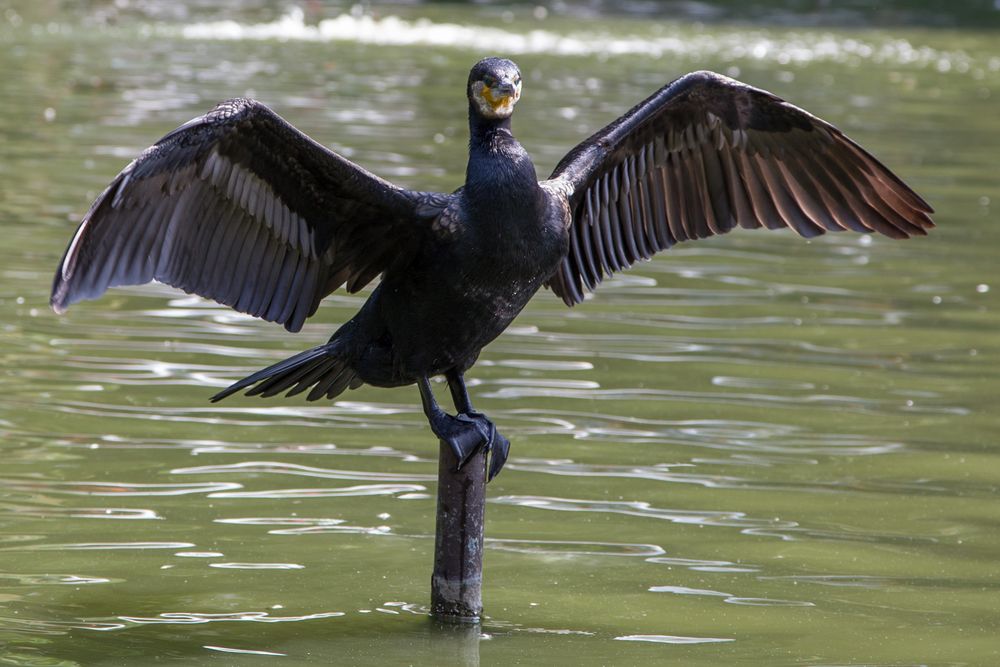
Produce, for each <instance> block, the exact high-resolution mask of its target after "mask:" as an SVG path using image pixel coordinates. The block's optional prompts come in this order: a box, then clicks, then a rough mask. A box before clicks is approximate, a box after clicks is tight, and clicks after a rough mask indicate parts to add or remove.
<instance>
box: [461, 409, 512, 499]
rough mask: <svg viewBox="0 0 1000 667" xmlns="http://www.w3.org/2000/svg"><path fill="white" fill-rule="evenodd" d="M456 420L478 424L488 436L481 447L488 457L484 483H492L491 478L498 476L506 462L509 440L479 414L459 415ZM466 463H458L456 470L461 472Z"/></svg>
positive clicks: (486, 418) (484, 416)
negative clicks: (488, 464)
mask: <svg viewBox="0 0 1000 667" xmlns="http://www.w3.org/2000/svg"><path fill="white" fill-rule="evenodd" d="M458 419H461V420H463V421H472V422H475V423H477V424H480V425H481V426H482V427H484V428H485V429H486V431H487V433H488V434H489V437H488V438H486V440H485V442H484V443H483V445H482V447H483V450H484V451H485V452H486V453H487V454H489V457H490V466H489V471H488V472H487V476H486V481H487V482H492V481H493V478H494V477H496V476H497V475H499V474H500V470H501V469H503V465H504V463H506V462H507V455H508V454H509V453H510V440H508V439H507V438H505V437H504V436H503V435H501V433H500V432H499V431H498V430H497V427H496V425H494V424H493V422H492V421H490V419H489V418H488V417H487V416H486V415H484V414H483V413H481V412H469V413H466V414H461V415H459V416H458ZM467 461H468V459H466V460H465V461H462V462H460V463H459V464H458V468H457V469H458V470H461V468H462V466H463V465H465V463H466V462H467Z"/></svg>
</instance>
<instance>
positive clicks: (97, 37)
mask: <svg viewBox="0 0 1000 667" xmlns="http://www.w3.org/2000/svg"><path fill="white" fill-rule="evenodd" d="M144 7H145V9H133V8H130V7H129V6H127V5H126V6H125V8H124V9H115V8H114V7H105V6H100V7H95V8H93V9H90V10H88V11H85V12H83V13H78V14H65V13H57V12H55V10H54V9H52V8H51V7H50V6H49V5H48V4H47V3H31V4H29V3H16V5H15V6H14V7H11V6H9V5H8V6H7V8H5V9H3V10H2V14H0V41H2V43H3V48H2V49H0V66H2V71H4V72H5V75H4V76H3V77H0V137H2V139H0V219H2V221H3V231H4V240H3V243H2V244H0V312H2V318H0V355H2V356H0V396H2V398H0V431H2V433H3V441H2V448H3V449H2V454H3V460H4V463H3V468H2V471H0V477H2V478H3V479H2V486H0V645H2V646H3V648H2V651H0V654H2V656H3V661H4V663H5V664H23V665H84V664H86V665H90V664H114V665H119V664H136V665H141V664H149V663H150V662H152V661H153V659H154V658H155V659H156V660H157V661H158V662H162V663H173V664H193V663H198V664H200V663H202V662H208V661H210V660H212V661H214V662H216V663H218V664H269V663H271V662H274V663H275V664H296V665H297V664H325V663H329V662H331V661H338V662H340V663H341V664H422V665H430V664H466V665H470V664H484V665H509V664H525V665H537V664H558V665H562V664H586V665H602V664H606V665H625V664H667V663H676V664H704V665H716V664H720V663H726V664H789V665H820V664H822V665H830V664H837V665H843V664H872V665H890V664H891V665H901V664H933V665H951V664H984V665H985V664H995V663H997V662H998V661H1000V641H998V639H997V632H998V629H1000V628H998V626H1000V614H998V612H997V600H998V594H1000V580H998V579H1000V578H998V574H1000V570H998V568H997V560H998V557H1000V538H998V533H1000V531H998V530H997V529H998V521H997V517H998V516H1000V513H998V503H997V487H998V484H1000V481H998V480H1000V475H998V471H1000V458H998V454H997V446H996V438H997V433H998V426H1000V422H998V418H997V413H996V398H997V396H998V395H1000V380H998V377H997V372H996V371H997V363H998V355H1000V337H998V334H997V331H998V329H1000V317H998V312H1000V311H998V302H997V294H998V292H1000V284H998V279H997V268H996V254H997V249H998V247H1000V246H998V241H1000V233H998V231H997V226H996V224H995V223H996V220H997V214H996V211H997V207H998V204H1000V188H998V184H997V177H996V164H995V162H996V158H995V156H996V155H997V154H998V151H1000V138H998V137H1000V116H998V114H997V113H996V110H997V102H996V99H997V95H998V94H1000V51H998V50H997V47H996V44H997V42H996V35H995V33H988V32H976V31H975V30H972V29H965V30H960V31H956V30H950V29H926V28H921V27H919V26H914V27H905V28H904V27H896V28H889V29H879V30H870V29H861V28H851V29H838V28H836V27H822V28H809V27H790V28H781V29H773V28H764V27H759V26H757V25H753V24H746V25H736V24H727V23H724V22H722V23H715V24H711V25H700V24H692V23H681V22H662V21H659V20H656V21H654V20H650V19H649V17H646V16H644V17H641V18H632V17H629V16H627V15H623V16H614V17H605V18H604V19H603V20H601V21H595V20H594V19H593V17H588V16H585V15H575V16H559V15H556V13H554V12H553V13H548V14H547V15H545V13H544V12H538V11H537V10H535V9H534V8H532V7H530V6H515V7H514V8H513V9H504V8H496V7H485V8H480V9H467V8H461V7H451V6H447V7H444V8H434V7H431V8H421V9H419V10H418V9H399V10H391V11H389V10H383V11H380V12H378V14H377V16H376V18H374V19H370V18H365V17H363V16H359V15H357V14H351V13H350V12H347V13H345V14H344V15H340V17H339V18H337V17H338V14H339V10H335V9H330V10H328V11H327V12H326V13H325V14H323V15H322V16H318V15H314V14H312V13H309V12H307V13H306V14H305V15H300V14H298V13H296V12H294V11H291V12H286V11H285V10H284V9H283V8H281V7H275V6H272V5H270V4H260V5H252V6H249V7H246V8H244V9H243V10H240V11H235V10H228V11H224V12H223V10H214V9H212V8H211V7H210V6H206V7H201V6H200V5H194V6H193V7H190V8H187V9H185V8H184V7H179V6H177V5H174V4H173V3H163V4H162V5H160V4H156V3H148V4H147V5H145V6H144ZM213 12H214V13H213ZM220 13H224V14H225V17H228V18H231V19H232V20H233V21H234V23H229V24H219V23H218V21H220V20H221V19H222V18H224V17H220V15H219V14H220ZM390 16H393V17H396V18H390ZM324 17H325V18H327V19H330V22H327V23H319V22H318V21H319V19H320V18H324ZM486 27H488V28H489V31H486V32H480V31H479V28H486ZM532 31H534V32H532ZM525 36H527V37H525ZM488 52H504V53H513V54H514V55H515V56H516V57H517V60H518V62H519V63H520V65H521V67H522V69H523V70H524V72H525V93H524V98H523V99H522V102H521V103H520V105H519V107H518V113H517V117H516V119H515V129H516V131H517V133H518V136H519V137H520V139H521V141H522V142H523V143H524V144H525V146H526V147H528V148H529V150H530V151H531V152H532V154H533V155H534V156H535V159H536V163H537V164H538V167H539V172H540V173H541V174H545V173H547V172H548V171H549V170H550V169H551V168H552V166H553V165H554V164H555V162H556V161H557V160H558V159H559V158H560V157H561V156H562V155H563V154H564V153H565V152H566V151H567V150H568V149H569V148H570V147H572V146H573V145H574V144H575V143H576V142H577V141H579V140H580V139H582V138H583V137H585V136H587V135H588V134H589V133H590V132H592V131H593V130H595V129H596V128H598V127H600V126H601V125H602V124H604V123H606V122H608V121H610V120H611V119H613V118H614V117H615V116H616V115H617V114H618V113H620V112H621V111H623V110H624V109H626V108H627V107H628V106H630V105H631V104H632V103H634V102H635V101H636V100H638V99H641V98H642V97H643V96H645V95H646V94H648V93H649V92H650V91H651V90H653V89H654V88H656V87H657V86H659V85H661V84H662V83H663V82H665V81H667V80H670V79H672V78H674V77H676V76H678V75H679V74H681V73H684V72H686V71H689V70H693V69H700V68H711V69H716V70H718V71H722V72H727V73H730V74H733V75H738V76H740V77H741V78H743V79H744V80H747V81H749V82H752V83H754V84H757V85H759V86H762V87H765V88H768V89H771V90H774V91H775V92H777V93H779V94H782V95H784V96H786V97H788V98H790V99H792V100H793V101H794V102H796V103H798V104H800V105H801V106H804V107H806V108H808V109H810V110H812V111H814V112H815V113H817V114H820V115H822V116H823V117H825V118H827V119H829V120H831V121H833V122H835V123H837V124H838V125H839V126H840V127H842V128H843V129H845V130H846V131H847V132H848V133H850V134H851V135H852V136H853V137H855V138H856V139H858V140H859V141H860V142H862V143H863V144H864V145H866V146H867V147H869V148H870V149H871V150H873V151H874V152H875V153H876V154H878V155H879V156H880V157H882V158H883V159H884V160H885V161H886V162H887V163H888V164H889V165H891V166H892V167H893V168H894V169H896V170H897V171H898V172H899V173H900V174H901V175H902V176H903V177H904V178H906V179H907V180H908V181H909V182H910V183H911V184H912V185H913V186H914V187H915V188H916V189H917V190H918V191H919V192H921V194H923V195H924V196H925V197H926V198H927V199H928V200H929V201H930V202H932V204H933V205H934V206H935V207H936V209H937V210H938V215H937V216H936V220H937V222H938V224H939V228H938V229H937V230H935V231H934V232H933V234H932V235H931V236H930V237H928V238H925V239H917V240H912V241H907V242H893V241H889V240H887V239H882V238H862V237H858V236H852V235H846V234H845V235H838V236H835V237H828V238H822V239H819V240H815V241H812V242H805V241H803V240H802V239H798V238H795V237H794V236H792V235H791V234H784V233H765V232H737V233H734V234H732V235H730V236H727V237H724V238H716V239H711V240H707V241H701V242H698V243H696V244H690V245H686V246H682V247H678V248H675V249H673V250H671V251H670V252H669V253H667V254H665V255H662V256H660V257H658V258H657V259H656V260H655V261H653V262H650V263H646V264H642V265H641V266H638V267H636V269H635V270H633V271H631V272H629V273H628V274H625V275H622V276H620V277H619V278H618V279H616V280H614V281H611V282H608V283H605V284H604V285H602V286H601V288H600V291H599V293H598V294H597V295H596V296H595V297H594V298H593V299H592V300H590V301H588V302H587V303H586V304H584V305H582V306H580V307H577V308H575V309H573V310H567V309H566V308H564V307H563V306H562V304H561V303H560V302H559V301H558V300H557V299H556V298H554V297H553V296H552V295H551V294H541V295H539V297H538V298H536V299H535V301H534V303H533V304H532V305H531V306H530V307H529V309H528V310H527V311H526V312H525V313H524V314H523V315H522V316H521V317H520V318H519V319H518V320H517V322H516V323H515V326H514V327H513V328H512V329H511V330H510V331H509V332H507V333H506V334H505V335H504V336H502V337H501V338H500V339H499V340H497V341H496V342H495V343H494V344H493V345H491V346H490V347H489V348H487V349H486V351H485V352H484V354H483V357H482V360H481V362H480V363H479V364H478V365H477V366H476V368H475V369H474V370H473V372H472V373H471V374H470V379H471V380H472V381H473V383H474V386H473V387H472V392H473V396H474V399H475V401H476V403H477V405H478V406H480V407H481V408H482V409H484V410H485V411H486V412H488V413H489V414H490V415H492V416H493V417H494V418H495V419H496V421H497V422H498V423H499V424H500V426H501V428H502V429H503V431H504V432H505V433H506V434H507V435H508V436H510V437H511V440H512V441H513V450H512V458H511V461H510V463H509V464H508V466H507V469H506V470H505V472H504V473H503V475H501V476H500V477H499V478H498V479H497V480H496V481H495V482H494V483H493V484H492V485H491V487H490V489H489V493H490V499H491V503H490V504H489V506H488V510H487V511H488V524H487V532H488V537H489V538H490V543H489V545H488V547H489V548H488V549H487V555H486V566H485V567H486V582H485V588H484V597H485V602H486V613H487V614H488V616H489V619H488V620H487V622H486V623H484V625H483V627H482V628H481V633H480V632H478V631H477V632H474V633H472V634H469V633H461V632H452V631H447V630H442V629H439V628H435V627H434V626H433V625H432V624H430V623H429V621H428V619H427V617H426V606H425V605H426V603H427V602H428V599H429V590H428V589H429V579H430V568H431V559H432V551H433V515H434V501H433V495H434V490H435V489H434V479H435V477H434V475H435V471H436V463H435V459H434V456H435V453H436V449H437V447H436V444H435V443H434V442H432V441H431V440H430V439H429V438H428V436H429V433H428V431H427V429H426V426H425V421H424V419H423V416H422V414H421V412H420V410H419V402H418V400H417V393H416V390H415V389H413V388H403V389H399V390H392V391H390V390H378V389H371V388H364V389H361V390H358V391H355V392H350V393H348V394H346V395H344V396H343V397H342V399H343V400H340V401H337V402H336V403H333V404H327V405H316V404H306V403H305V402H304V401H301V400H289V401H279V400H271V401H260V400H254V399H246V398H240V399H236V400H228V401H226V402H224V403H221V404H219V405H211V404H209V403H208V402H207V398H208V396H210V395H211V394H212V393H214V391H216V390H217V389H218V388H220V387H223V386H225V385H226V384H227V383H228V382H230V381H231V380H233V379H235V378H237V377H240V376H242V375H243V374H246V373H248V372H250V371H252V370H255V369H257V368H259V367H261V366H263V365H265V364H268V363H271V362H273V361H275V360H278V359H281V358H283V357H285V356H288V355H290V354H292V353H294V352H296V351H299V350H301V349H304V348H306V347H309V346H312V345H314V344H316V343H317V342H318V341H321V340H324V339H325V337H326V336H327V335H329V332H330V331H332V329H333V328H334V327H335V326H336V325H337V324H338V323H340V322H343V321H344V320H345V319H347V318H348V317H350V315H351V314H352V313H353V312H354V310H355V309H356V308H357V307H358V306H359V304H360V303H361V302H362V299H363V295H361V296H347V295H343V294H338V295H335V296H333V297H331V298H329V299H328V300H327V301H326V302H325V303H324V305H323V307H322V308H321V309H320V311H319V313H318V314H317V316H316V317H315V318H313V319H312V320H310V322H309V323H308V324H307V325H306V327H305V329H304V330H303V332H302V333H301V334H299V335H297V336H291V335H288V334H286V333H285V332H284V331H283V330H281V329H280V328H279V327H277V326H275V325H270V324H266V323H262V322H257V321H254V320H252V319H250V318H248V317H245V316H242V315H238V314H234V313H232V312H230V311H228V310H226V309H225V308H223V307H220V306H217V305H215V304H211V303H206V302H204V301H201V300H199V299H196V298H193V297H188V296H185V295H182V294H179V293H177V292H173V291H171V290H168V289H166V288H163V287H160V286H145V287H141V288H134V289H128V290H114V291H112V292H111V293H109V294H107V295H106V296H105V297H104V298H103V299H102V300H101V301H99V302H96V303H85V304H80V305H78V306H76V307H74V308H73V309H72V310H71V311H70V312H69V314H68V315H66V316H64V317H57V316H55V315H54V314H52V313H51V312H50V311H49V310H48V309H47V305H46V304H47V297H48V289H49V285H50V280H51V274H52V271H53V269H54V267H55V264H56V262H57V260H58V258H59V255H60V253H61V252H62V250H63V248H64V247H65V244H66V242H67V241H68V239H69V236H70V235H71V233H72V229H73V228H74V226H75V224H76V222H77V221H78V220H79V218H80V216H81V215H82V214H83V213H84V212H85V211H86V208H87V206H88V205H89V203H90V201H91V200H92V199H93V198H94V197H95V196H96V195H97V194H98V193H99V192H100V190H101V189H102V188H103V187H104V186H105V185H106V183H107V182H108V181H109V180H110V178H111V177H112V176H113V175H114V174H115V173H117V171H118V170H119V169H120V168H121V167H122V166H123V164H124V163H125V162H126V161H127V160H129V159H131V157H133V156H134V155H135V154H136V153H137V152H139V151H140V150H142V149H143V148H144V147H145V146H147V145H149V144H150V143H151V142H152V141H153V140H155V139H156V138H157V137H159V136H161V135H162V134H163V133H164V132H166V131H167V130H169V129H171V128H173V127H175V126H176V125H178V124H180V123H181V122H183V121H184V120H187V119H188V118H190V117H192V116H195V115H198V114H200V113H202V112H203V111H205V110H207V109H208V108H211V106H212V105H214V104H215V103H216V102H217V101H219V100H221V99H224V98H226V97H230V96H234V95H243V94H249V95H253V96H255V97H257V98H259V99H261V100H263V101H265V102H267V103H268V104H270V105H271V106H273V107H274V108H275V109H276V110H278V111H279V112H280V113H281V114H283V115H284V116H285V117H286V118H288V119H289V120H290V121H291V122H293V123H294V124H295V125H297V126H298V127H300V128H302V129H303V130H305V131H307V132H309V133H310V134H312V135H313V136H315V137H316V138H317V139H319V140H320V141H323V142H325V143H327V144H328V145H331V146H332V147H334V148H335V149H337V150H339V151H341V152H343V153H344V154H346V155H348V156H350V157H351V158H352V159H354V160H356V161H358V162H360V163H361V164H363V165H364V166H366V167H367V168H369V169H371V170H373V171H375V172H376V173H379V174H381V175H383V176H385V177H388V178H391V179H393V180H395V181H397V182H399V183H400V184H403V185H406V186H409V187H413V188H420V189H438V190H450V189H452V188H453V187H455V186H456V185H458V184H459V183H460V181H461V177H462V173H463V169H464V148H465V142H466V125H465V124H466V120H465V102H464V100H463V94H464V82H465V77H466V72H467V70H468V67H469V65H470V64H471V63H472V62H474V61H475V60H476V59H477V58H478V57H480V56H481V55H485V53H488Z"/></svg>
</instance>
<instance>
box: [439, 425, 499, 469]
mask: <svg viewBox="0 0 1000 667" xmlns="http://www.w3.org/2000/svg"><path fill="white" fill-rule="evenodd" d="M430 424H431V430H432V431H434V435H436V436H437V437H438V438H440V439H441V440H443V441H444V442H446V443H447V444H448V446H449V447H451V451H452V452H454V453H455V458H457V459H458V466H457V468H456V469H457V470H461V469H462V466H464V465H465V464H466V463H468V462H469V459H471V458H472V457H473V456H474V455H475V454H476V452H478V451H479V449H480V448H481V447H484V446H486V447H488V446H489V443H490V441H491V440H492V439H493V438H494V434H495V433H496V428H495V427H494V426H493V424H492V423H491V422H490V421H489V420H485V423H484V420H479V419H474V418H473V417H470V416H468V415H457V416H455V417H452V416H451V415H449V414H446V413H444V412H440V413H438V414H436V415H434V417H433V418H431V419H430Z"/></svg>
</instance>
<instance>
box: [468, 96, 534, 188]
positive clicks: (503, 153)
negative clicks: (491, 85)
mask: <svg viewBox="0 0 1000 667" xmlns="http://www.w3.org/2000/svg"><path fill="white" fill-rule="evenodd" d="M465 187H466V190H467V191H469V192H470V193H475V194H476V196H477V197H476V198H477V199H478V200H479V201H484V202H485V201H491V202H493V203H495V202H496V201H497V199H498V198H499V199H500V200H504V199H507V198H508V197H511V196H513V195H514V194H515V193H517V195H518V197H515V199H516V198H520V199H522V200H525V199H529V197H526V195H528V194H529V193H533V192H534V190H535V189H537V187H538V178H537V175H536V173H535V165H534V164H532V162H531V158H530V157H529V156H528V153H527V151H525V150H524V148H523V147H522V146H521V144H520V143H519V142H518V141H517V139H515V138H514V135H513V134H512V133H511V130H510V118H509V117H508V118H499V119H492V118H483V117H482V116H480V115H479V114H478V113H474V112H473V113H470V114H469V164H468V166H467V167H466V170H465ZM505 195H506V196H505ZM523 203H524V204H528V203H529V202H527V201H523Z"/></svg>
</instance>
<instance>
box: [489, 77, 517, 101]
mask: <svg viewBox="0 0 1000 667" xmlns="http://www.w3.org/2000/svg"><path fill="white" fill-rule="evenodd" d="M516 93H517V86H515V85H514V83H513V82H511V81H503V82H501V83H499V84H497V85H496V86H495V87H494V88H493V94H494V96H496V97H499V98H504V97H512V96H513V95H515V94H516Z"/></svg>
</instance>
